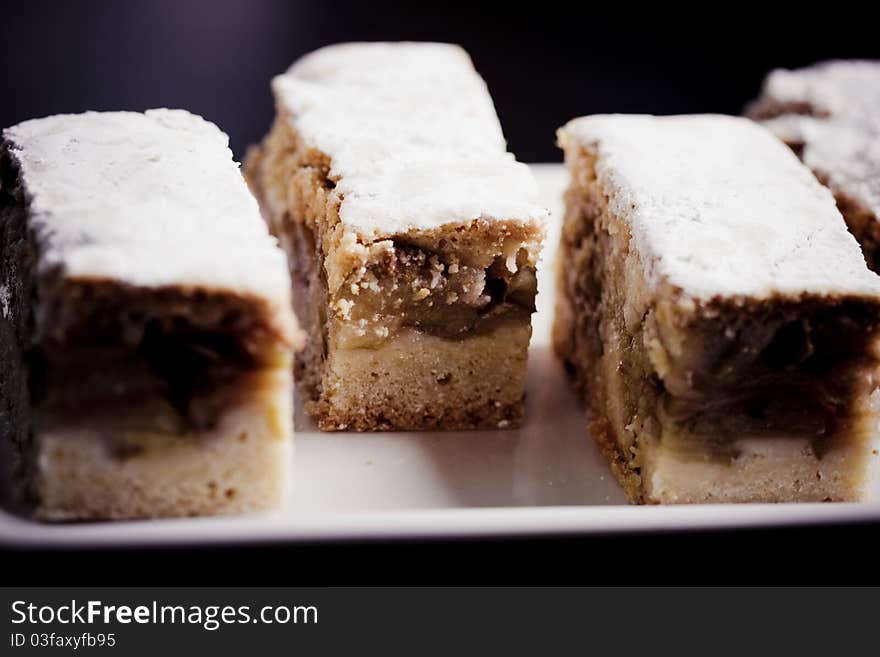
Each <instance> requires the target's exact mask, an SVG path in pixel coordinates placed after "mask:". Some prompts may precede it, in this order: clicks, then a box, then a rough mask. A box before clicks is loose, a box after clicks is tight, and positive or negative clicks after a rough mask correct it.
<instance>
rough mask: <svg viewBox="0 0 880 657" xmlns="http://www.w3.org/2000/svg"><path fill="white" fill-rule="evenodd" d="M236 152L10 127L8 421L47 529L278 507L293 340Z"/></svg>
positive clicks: (199, 131) (285, 469) (5, 303)
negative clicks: (72, 522) (60, 523)
mask: <svg viewBox="0 0 880 657" xmlns="http://www.w3.org/2000/svg"><path fill="white" fill-rule="evenodd" d="M227 142H228V140H227V137H226V135H224V134H223V133H222V132H221V131H220V130H218V129H217V127H216V126H215V125H213V124H212V123H208V122H207V121H204V120H203V119H201V118H200V117H197V116H193V115H192V114H189V113H187V112H184V111H181V110H166V109H160V110H151V111H148V112H146V113H144V114H140V113H133V112H108V113H95V112H88V113H85V114H78V115H61V116H51V117H48V118H44V119H36V120H32V121H25V122H24V123H20V124H18V125H16V126H13V127H11V128H7V129H5V130H4V131H3V139H2V147H0V174H2V187H0V218H2V221H0V228H2V235H0V268H2V269H0V301H2V317H0V358H2V371H0V389H2V413H0V415H2V421H3V426H2V431H3V434H4V436H3V438H4V439H5V440H6V441H11V443H12V444H13V445H14V446H15V451H16V453H17V455H18V458H19V461H18V463H17V466H18V472H17V475H18V481H19V483H20V484H21V491H22V492H23V493H24V495H25V496H27V497H28V498H29V500H28V501H29V502H31V503H32V504H35V505H36V513H37V514H38V515H39V516H40V517H42V518H45V519H51V520H69V519H112V518H134V517H153V516H189V515H199V514H218V513H232V512H244V511H257V510H264V509H273V508H276V507H279V506H280V505H281V504H282V503H283V502H284V500H285V496H286V489H287V486H288V483H289V469H290V467H291V439H292V410H291V406H292V399H291V398H292V353H291V351H292V348H294V347H295V346H297V345H299V344H300V343H301V340H302V336H301V334H300V332H299V331H298V329H297V327H296V324H295V321H294V317H293V314H292V310H291V307H290V279H289V276H288V273H287V267H286V263H285V257H284V253H283V252H282V251H281V249H280V248H278V246H277V244H276V241H275V239H274V238H273V237H271V236H270V235H269V233H268V230H267V229H266V226H265V223H264V222H263V221H262V219H261V217H260V214H259V209H258V206H257V203H256V201H255V200H254V199H253V197H252V196H251V195H250V193H249V192H248V189H247V186H246V185H245V182H244V180H243V179H242V177H241V175H240V173H239V170H238V167H237V166H236V165H235V163H234V162H233V161H232V154H231V152H230V151H229V149H228V148H227Z"/></svg>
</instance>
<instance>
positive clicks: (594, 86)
mask: <svg viewBox="0 0 880 657" xmlns="http://www.w3.org/2000/svg"><path fill="white" fill-rule="evenodd" d="M594 4H596V3H582V5H583V6H582V7H572V6H568V5H563V4H560V5H553V4H552V3H547V2H535V3H529V5H528V7H524V8H523V9H517V8H516V7H518V6H519V3H513V2H508V3H506V4H504V5H500V6H498V7H495V8H490V7H489V6H483V5H480V4H478V3H469V4H466V5H465V4H461V5H459V4H453V3H431V2H429V3H418V4H416V3H413V4H411V5H407V4H403V3H393V4H392V3H387V2H381V1H374V2H365V3H351V2H344V1H339V0H336V1H325V2H319V1H311V2H282V1H281V0H255V1H252V2H245V1H234V0H214V1H211V2H209V1H207V0H198V1H194V0H177V1H170V0H163V1H156V2H140V1H131V0H130V1H118V2H91V1H81V2H73V1H71V2H62V1H60V0H59V1H57V2H43V1H30V2H24V1H22V2H2V3H0V6H2V9H3V12H2V15H0V126H7V125H11V124H14V123H17V122H18V121H21V120H24V119H27V118H31V117H35V116H44V115H47V114H53V113H58V112H79V111H83V110H87V109H96V110H108V109H135V110H142V109H146V108H149V107H157V106H169V107H184V108H187V109H189V110H191V111H193V112H196V113H199V114H202V115H204V116H205V117H207V118H209V119H211V120H213V121H215V122H216V123H218V124H219V125H220V126H221V128H223V129H224V130H226V131H227V132H228V133H229V134H230V136H231V141H232V147H233V149H234V151H235V153H236V155H237V156H238V157H241V155H242V153H243V150H244V148H245V146H246V145H247V144H248V143H251V142H253V141H256V140H258V139H259V138H260V137H261V136H262V135H263V133H264V132H265V130H266V129H267V127H268V125H269V122H270V121H271V118H272V113H273V107H272V99H271V96H270V93H269V86H268V82H269V79H270V77H271V76H272V75H274V74H277V73H279V72H281V71H283V70H284V69H285V68H286V67H287V66H288V65H289V64H290V63H291V62H292V61H293V60H294V59H295V58H296V57H297V56H299V55H300V54H302V53H304V52H307V51H309V50H312V49H314V48H317V47H319V46H321V45H325V44H327V43H332V42H336V41H344V40H358V39H362V40H377V39H417V40H423V39H431V40H443V41H452V42H457V43H460V44H462V45H464V46H465V47H466V48H467V49H468V50H469V51H470V53H471V55H472V56H473V58H474V61H475V63H476V66H477V68H478V69H479V71H480V72H481V73H482V74H483V76H484V77H485V78H486V80H487V82H488V84H489V88H490V90H491V92H492V94H493V96H494V99H495V102H496V104H497V107H498V112H499V115H500V117H501V120H502V124H503V125H504V128H505V132H506V134H507V137H508V140H509V143H510V147H511V150H513V151H514V152H515V153H517V155H518V156H519V157H520V159H522V160H526V161H550V160H556V159H559V156H558V153H557V150H556V149H555V147H554V146H553V141H554V130H555V129H556V127H558V126H559V125H560V124H562V123H564V122H565V121H566V120H568V119H569V118H572V117H574V116H576V115H580V114H588V113H594V112H611V111H619V112H652V113H678V112H727V113H738V112H739V111H740V110H741V109H742V106H743V105H744V104H745V103H746V102H747V101H748V100H750V99H751V98H752V97H753V96H754V95H755V94H756V93H757V92H758V90H759V86H760V81H761V78H762V77H763V75H764V73H765V72H766V71H767V70H769V69H770V68H773V67H776V66H786V67H792V66H800V65H805V64H808V63H810V62H812V61H816V60H820V59H825V58H831V57H868V58H880V41H878V39H877V28H876V22H875V21H874V20H871V17H870V16H868V15H866V14H865V13H864V9H859V8H858V7H859V6H858V5H856V6H854V7H848V6H846V5H845V4H843V3H839V2H838V3H834V4H833V5H832V4H826V5H816V8H810V7H811V5H808V4H807V3H801V5H800V6H797V7H796V8H791V9H783V8H775V7H772V6H770V5H769V3H765V5H745V4H742V3H713V2H706V3H702V4H701V5H698V6H691V7H687V8H685V7H674V6H667V5H665V4H662V3H658V4H657V5H653V6H652V7H651V8H647V9H646V8H640V7H639V6H638V5H637V4H635V3H632V4H631V3H625V4H624V3H621V4H619V5H618V6H615V5H608V3H603V8H602V9H596V8H593V5H594ZM868 6H869V4H868V3H863V4H862V5H861V7H863V8H865V7H868ZM587 7H589V9H588V8H587ZM878 539H880V528H878V526H876V525H848V526H838V527H832V528H801V529H790V530H761V531H738V532H713V533H700V534H691V535H688V534H671V535H664V534H647V535H639V536H636V537H600V538H583V537H580V538H578V537H565V538H554V539H548V540H516V541H497V540H493V541H467V542H454V541H453V542H428V543H405V542H403V543H402V542H394V543H375V542H371V543H360V544H355V545H352V544H335V545H314V544H313V545H309V546H283V545H275V546H272V547H269V548H261V549H256V548H236V549H222V548H220V549H218V548H212V547H208V546H205V547H204V548H200V549H190V550H184V551H181V550H142V551H137V552H131V551H102V552H79V553H78V552H52V551H28V552H7V553H5V554H3V555H2V558H0V582H2V583H3V584H7V585H9V584H38V583H44V584H48V583H52V584H59V583H70V584H78V585H99V584H105V585H112V584H122V583H138V584H156V585H169V584H187V585H188V584H263V585H268V584H289V583H297V584H312V585H316V584H331V583H336V584H341V583H372V584H392V583H396V584H404V583H434V584H461V583H466V582H471V583H502V582H504V583H508V582H516V583H537V582H554V583H588V584H598V583H606V584H619V583H625V582H626V583H651V582H664V583H668V584H686V583H690V584H701V583H719V582H723V583H732V584H747V583H755V582H761V581H767V582H773V583H799V582H808V583H830V582H848V583H867V582H869V581H876V580H877V579H878V577H877V575H878V570H880V569H878V568H877V566H876V551H877V546H878V545H880V540H878Z"/></svg>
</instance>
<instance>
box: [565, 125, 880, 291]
mask: <svg viewBox="0 0 880 657" xmlns="http://www.w3.org/2000/svg"><path fill="white" fill-rule="evenodd" d="M560 142H561V144H562V145H563V147H564V148H565V150H566V154H567V159H569V160H574V159H576V158H577V154H578V152H579V149H581V148H584V149H586V151H587V152H589V153H592V154H595V155H596V156H597V158H598V159H597V176H598V179H599V182H600V184H601V185H602V187H603V188H604V190H605V191H606V193H607V195H608V197H609V210H610V211H611V212H613V213H615V214H616V215H618V216H620V217H621V218H623V219H624V220H626V221H628V222H629V225H630V229H631V233H632V242H633V246H634V248H635V249H636V250H637V251H638V253H639V254H640V256H641V258H642V260H643V262H644V263H645V266H646V268H647V274H648V280H649V282H650V283H651V284H653V285H657V284H660V283H663V282H665V283H670V284H672V285H674V286H677V287H679V288H681V289H682V290H683V292H684V293H685V294H687V295H689V296H691V297H694V298H699V299H710V298H712V297H716V296H723V297H725V296H726V297H729V296H743V297H750V298H766V297H770V296H775V295H783V296H799V295H801V294H804V293H807V294H817V295H826V294H828V295H836V294H855V295H862V294H865V295H876V294H878V293H880V278H878V277H877V276H876V275H875V274H874V273H872V272H870V271H869V270H868V269H867V267H866V265H865V261H864V258H863V256H862V253H861V250H860V249H859V246H858V244H857V243H856V241H855V239H854V238H853V237H852V235H851V234H850V233H849V232H848V231H847V228H846V225H845V224H844V221H843V218H842V217H841V215H840V213H839V212H838V210H837V207H836V205H835V202H834V198H833V197H832V195H831V193H830V192H829V191H828V190H827V189H826V188H825V187H823V186H822V185H821V184H819V182H818V181H817V180H816V179H815V177H814V176H813V174H812V173H811V172H810V171H809V170H808V169H807V168H806V167H805V166H803V165H802V164H801V163H800V162H799V161H798V159H797V157H796V156H795V155H794V154H793V153H792V152H791V150H790V149H788V148H787V147H786V146H785V145H784V144H783V143H782V142H780V141H779V140H777V139H776V138H775V137H774V136H773V135H772V134H771V133H770V132H768V131H767V130H765V129H764V128H761V127H760V126H758V125H757V124H755V123H753V122H751V121H749V120H747V119H742V118H737V117H728V116H720V115H695V116H673V117H653V116H640V115H602V116H591V117H584V118H580V119H575V120H574V121H572V122H570V123H569V124H568V125H567V126H565V127H564V128H563V129H562V130H561V131H560Z"/></svg>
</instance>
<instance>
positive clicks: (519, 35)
mask: <svg viewBox="0 0 880 657" xmlns="http://www.w3.org/2000/svg"><path fill="white" fill-rule="evenodd" d="M2 4H3V5H4V8H5V11H4V12H3V15H2V19H0V58H2V79H0V85H2V87H0V126H7V125H12V124H14V123H17V122H19V121H22V120H24V119H27V118H33V117H35V116H44V115H47V114H54V113H59V112H80V111H83V110H87V109H95V110H108V109H134V110H143V109H147V108H149V107H157V106H168V107H183V108H186V109H189V110H191V111H193V112H196V113H198V114H202V115H204V116H205V117H206V118H208V119H210V120H212V121H214V122H216V123H217V124H218V125H219V126H220V127H221V128H223V129H224V130H225V131H226V132H228V133H229V135H230V137H231V141H232V147H233V150H234V151H235V154H236V156H238V157H241V155H242V154H243V152H244V148H245V146H246V145H247V144H248V143H251V142H254V141H257V140H258V139H260V137H261V136H262V135H263V134H264V132H265V131H266V129H267V128H268V126H269V123H270V121H271V118H272V113H273V105H272V99H271V96H270V92H269V79H270V78H271V77H272V76H273V75H275V74H278V73H280V72H282V71H283V70H284V69H286V68H287V66H289V65H290V63H291V62H292V61H293V60H294V59H296V58H297V57H298V56H299V55H301V54H303V53H305V52H308V51H310V50H313V49H315V48H318V47H320V46H322V45H326V44H328V43H333V42H337V41H346V40H380V39H391V40H398V39H416V40H439V41H451V42H456V43H460V44H462V45H463V46H465V47H466V48H467V49H468V51H469V52H470V53H471V55H472V57H473V59H474V62H475V63H476V66H477V68H478V69H479V71H480V72H481V73H482V74H483V76H484V77H485V78H486V80H487V82H488V84H489V89H490V91H491V92H492V95H493V97H494V99H495V102H496V105H497V107H498V113H499V115H500V117H501V122H502V125H503V126H504V129H505V133H506V134H507V137H508V140H509V143H510V148H511V150H512V151H513V152H514V153H516V154H517V155H518V156H519V158H520V159H521V160H524V161H531V162H536V161H553V160H557V159H559V154H558V152H557V150H556V148H555V147H554V145H553V142H554V131H555V129H556V128H557V127H558V126H559V125H561V124H562V123H564V122H565V121H567V120H568V119H570V118H572V117H574V116H578V115H581V114H590V113H596V112H649V113H658V114H671V113H689V112H726V113H739V112H740V111H741V110H742V107H743V105H744V104H745V103H746V102H748V101H749V100H750V99H751V98H752V97H754V96H755V94H757V92H758V90H759V87H760V82H761V79H762V77H763V75H764V74H765V72H766V71H767V70H769V69H771V68H773V67H777V66H785V67H792V66H800V65H805V64H809V63H811V62H813V61H816V60H820V59H825V58H831V57H868V58H878V57H880V40H878V38H877V28H876V22H875V21H874V20H871V19H870V17H869V16H868V15H866V14H865V11H866V8H867V7H869V6H870V3H862V4H861V7H862V9H861V10H860V9H858V8H857V7H858V5H855V7H847V6H846V4H844V3H840V2H837V3H833V4H831V3H823V4H821V5H816V6H815V8H812V5H811V4H808V3H799V4H798V5H796V6H795V7H792V8H780V7H774V5H773V4H772V3H764V4H753V5H749V4H744V3H741V2H735V3H734V2H727V3H717V2H704V3H700V4H698V5H696V4H695V5H693V6H689V7H688V6H680V7H676V6H675V5H669V4H668V3H655V4H648V3H644V4H646V5H647V7H640V6H639V5H640V4H642V3H618V4H617V5H615V4H614V3H592V2H583V3H577V4H572V5H569V4H567V3H559V4H557V5H554V4H553V3H550V2H541V1H538V2H529V3H516V2H506V3H493V4H496V5H497V6H494V7H493V6H492V4H488V3H487V4H480V3H477V2H471V3H467V4H465V3H450V2H419V3H390V2H385V1H384V0H374V1H371V2H361V3H356V2H348V1H346V0H332V1H329V0H311V1H305V2H284V1H282V0H252V1H250V2H248V1H246V0H155V1H152V2H147V1H139V0H126V1H123V2H111V1H103V2H94V1H86V0H82V1H79V2H77V1H73V0H71V1H68V2H64V1H60V0H59V1H56V2H45V1H43V0H31V1H18V2H3V3H2ZM517 7H522V8H517ZM596 7H598V8H596Z"/></svg>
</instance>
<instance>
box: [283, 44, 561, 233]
mask: <svg viewBox="0 0 880 657" xmlns="http://www.w3.org/2000/svg"><path fill="white" fill-rule="evenodd" d="M273 89H274V92H275V95H276V99H277V100H278V103H279V108H280V109H281V111H282V112H283V113H284V114H285V115H286V116H287V117H288V119H289V120H290V121H291V122H292V125H293V127H294V128H295V129H296V131H297V132H298V133H299V134H300V136H301V137H302V138H303V139H304V140H305V142H306V143H307V144H308V145H310V146H312V147H315V148H317V149H318V150H320V151H322V152H324V153H326V154H327V155H329V156H330V158H331V161H332V168H331V171H330V177H331V179H333V180H334V181H335V182H336V193H337V194H339V196H340V198H341V199H342V203H341V206H340V212H339V214H340V218H341V221H342V222H343V223H344V224H346V225H347V226H348V227H351V228H352V229H354V230H355V231H357V232H358V233H359V234H360V235H361V236H363V237H365V238H368V239H378V238H382V237H387V236H392V235H396V234H403V233H407V232H409V231H413V230H415V231H420V230H421V231H430V230H434V229H436V228H438V227H441V226H444V225H447V224H457V223H467V222H469V221H471V220H473V219H477V218H482V219H488V220H493V219H499V220H515V221H524V222H532V221H537V222H543V220H544V218H545V216H546V211H545V210H544V208H542V207H541V206H540V204H539V202H538V189H537V185H536V183H535V181H534V179H533V177H532V175H531V173H530V171H529V170H528V167H526V166H525V165H524V164H521V163H518V162H516V161H515V160H514V158H513V156H512V155H511V154H510V153H508V152H507V151H506V145H505V141H504V137H503V135H502V132H501V127H500V125H499V122H498V118H497V116H496V114H495V108H494V105H493V103H492V99H491V97H490V96H489V92H488V90H487V88H486V84H485V83H484V82H483V80H482V78H480V76H479V75H478V74H477V73H476V71H475V70H474V68H473V65H472V64H471V61H470V58H469V57H468V55H467V54H466V53H465V52H464V51H463V50H462V49H461V48H459V47H457V46H453V45H448V44H439V43H355V44H343V45H336V46H329V47H326V48H322V49H320V50H318V51H315V52H314V53H311V54H310V55H307V56H306V57H304V58H302V59H301V60H299V61H298V62H296V63H295V64H294V65H293V66H292V67H291V68H290V69H289V70H288V71H287V72H286V73H285V74H283V75H280V76H278V77H276V78H275V79H274V80H273Z"/></svg>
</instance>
